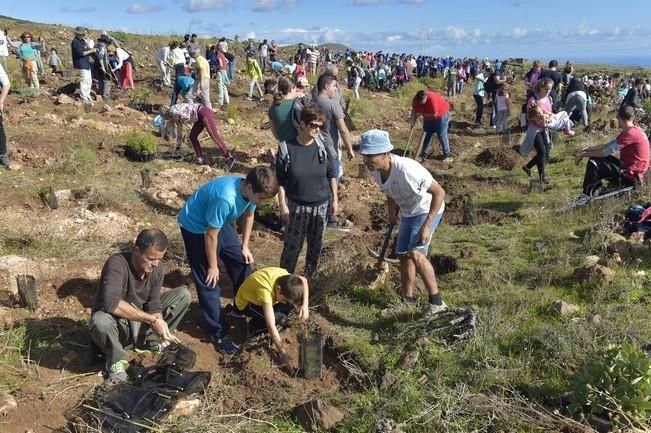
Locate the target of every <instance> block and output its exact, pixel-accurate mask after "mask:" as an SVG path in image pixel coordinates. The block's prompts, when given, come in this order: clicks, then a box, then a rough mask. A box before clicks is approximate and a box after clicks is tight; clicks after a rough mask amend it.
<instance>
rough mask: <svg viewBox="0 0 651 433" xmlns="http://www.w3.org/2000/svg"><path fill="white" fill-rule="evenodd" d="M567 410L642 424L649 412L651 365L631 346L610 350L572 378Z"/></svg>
mask: <svg viewBox="0 0 651 433" xmlns="http://www.w3.org/2000/svg"><path fill="white" fill-rule="evenodd" d="M572 386H573V391H574V392H573V395H572V404H571V406H570V408H571V409H572V410H573V411H580V410H582V409H583V408H584V407H586V406H587V407H589V409H590V412H591V413H595V414H605V415H610V416H612V418H613V420H614V421H617V420H618V419H619V417H618V415H623V416H625V417H627V418H629V419H630V420H631V421H634V422H644V419H645V418H646V416H647V412H648V411H649V410H651V362H650V361H649V358H648V357H647V355H646V354H645V353H644V352H643V351H642V350H640V349H639V348H637V347H635V346H633V345H632V344H628V343H623V344H622V345H620V346H611V347H609V348H608V349H607V350H605V351H603V352H601V353H599V354H598V355H597V356H596V357H595V358H594V359H592V360H591V361H588V363H587V364H586V365H584V366H583V368H582V369H581V370H579V372H577V373H576V375H575V376H574V377H573V378H572Z"/></svg>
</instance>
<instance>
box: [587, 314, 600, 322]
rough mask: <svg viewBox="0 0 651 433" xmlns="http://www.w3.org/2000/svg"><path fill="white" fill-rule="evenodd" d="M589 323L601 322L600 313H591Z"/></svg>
mask: <svg viewBox="0 0 651 433" xmlns="http://www.w3.org/2000/svg"><path fill="white" fill-rule="evenodd" d="M589 320H590V322H591V323H600V322H601V315H600V314H596V313H595V314H592V315H591V316H590V318H589Z"/></svg>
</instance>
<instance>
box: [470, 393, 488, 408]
mask: <svg viewBox="0 0 651 433" xmlns="http://www.w3.org/2000/svg"><path fill="white" fill-rule="evenodd" d="M468 400H469V403H470V404H471V405H473V406H485V405H490V404H492V403H491V399H490V397H488V396H487V395H486V394H482V393H479V394H475V395H473V396H471V397H470V398H469V399H468Z"/></svg>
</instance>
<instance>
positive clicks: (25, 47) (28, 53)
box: [18, 43, 36, 60]
mask: <svg viewBox="0 0 651 433" xmlns="http://www.w3.org/2000/svg"><path fill="white" fill-rule="evenodd" d="M18 51H20V57H22V58H23V59H25V60H36V53H35V52H34V48H33V47H32V44H27V43H22V44H20V48H18Z"/></svg>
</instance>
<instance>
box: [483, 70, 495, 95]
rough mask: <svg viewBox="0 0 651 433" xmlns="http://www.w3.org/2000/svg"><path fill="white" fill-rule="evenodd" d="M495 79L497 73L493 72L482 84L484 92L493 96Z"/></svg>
mask: <svg viewBox="0 0 651 433" xmlns="http://www.w3.org/2000/svg"><path fill="white" fill-rule="evenodd" d="M495 77H497V73H496V72H493V73H492V74H490V75H489V76H488V79H487V80H486V82H485V83H484V90H485V91H486V92H487V93H489V94H493V93H495V92H496V91H497V84H496V83H495Z"/></svg>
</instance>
